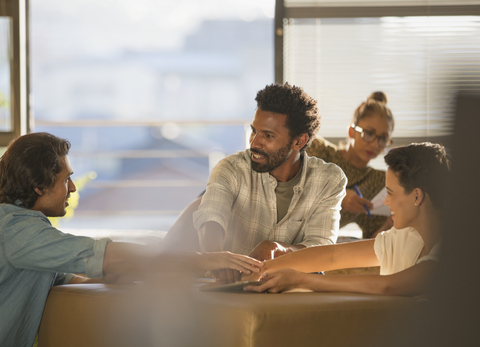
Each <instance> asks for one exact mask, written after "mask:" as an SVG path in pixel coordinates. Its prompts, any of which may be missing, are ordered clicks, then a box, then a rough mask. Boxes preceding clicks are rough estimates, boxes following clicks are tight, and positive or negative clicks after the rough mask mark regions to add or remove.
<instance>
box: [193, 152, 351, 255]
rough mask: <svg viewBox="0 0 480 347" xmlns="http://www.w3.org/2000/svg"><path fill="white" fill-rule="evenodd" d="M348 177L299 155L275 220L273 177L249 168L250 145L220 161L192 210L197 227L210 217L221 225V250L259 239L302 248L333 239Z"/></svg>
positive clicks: (245, 248)
mask: <svg viewBox="0 0 480 347" xmlns="http://www.w3.org/2000/svg"><path fill="white" fill-rule="evenodd" d="M346 184H347V178H346V177H345V174H344V173H343V172H342V170H340V168H339V167H338V166H336V165H333V164H329V163H325V162H324V161H323V160H320V159H318V158H310V157H308V156H307V155H304V156H303V159H302V169H301V178H300V182H299V183H298V184H297V185H295V187H293V192H294V193H293V197H292V200H291V202H290V206H289V207H288V211H287V214H286V215H285V216H284V217H283V218H282V219H281V220H280V221H279V222H278V223H277V202H276V195H275V188H276V186H277V180H276V179H275V178H274V177H273V176H271V175H270V174H269V173H268V172H264V173H259V172H256V171H254V170H252V165H251V155H250V150H246V151H241V152H238V153H237V154H234V155H230V156H228V157H226V158H225V159H223V160H221V161H220V162H219V163H218V164H217V166H215V168H214V169H213V170H212V173H211V174H210V178H209V179H208V184H207V191H206V192H205V195H204V196H203V198H202V203H201V204H200V206H199V208H198V210H197V211H196V212H195V213H194V215H193V221H194V225H195V228H196V229H197V230H199V229H200V228H201V227H202V226H203V225H204V224H205V223H207V222H209V221H213V222H217V223H218V224H220V225H221V226H222V228H223V230H225V239H224V245H223V250H224V251H230V252H234V253H239V254H249V253H250V252H251V251H252V250H253V249H254V248H255V247H256V246H257V245H258V244H259V243H260V242H261V241H264V240H271V241H280V242H285V243H289V244H293V245H304V246H306V247H310V246H317V245H327V244H333V243H335V241H336V240H337V234H338V227H339V224H340V209H341V201H342V199H343V197H344V196H345V185H346Z"/></svg>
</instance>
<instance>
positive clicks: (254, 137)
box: [250, 133, 262, 148]
mask: <svg viewBox="0 0 480 347" xmlns="http://www.w3.org/2000/svg"><path fill="white" fill-rule="evenodd" d="M250 148H262V143H261V141H260V137H259V135H258V134H254V133H252V134H251V135H250Z"/></svg>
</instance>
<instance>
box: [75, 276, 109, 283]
mask: <svg viewBox="0 0 480 347" xmlns="http://www.w3.org/2000/svg"><path fill="white" fill-rule="evenodd" d="M84 283H105V280H104V279H103V278H88V277H83V276H75V277H73V278H72V279H71V280H70V282H68V284H84Z"/></svg>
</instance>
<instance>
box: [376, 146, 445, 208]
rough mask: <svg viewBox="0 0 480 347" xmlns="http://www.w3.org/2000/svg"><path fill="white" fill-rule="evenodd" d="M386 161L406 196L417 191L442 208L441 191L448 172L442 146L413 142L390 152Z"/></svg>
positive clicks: (442, 198) (443, 201)
mask: <svg viewBox="0 0 480 347" xmlns="http://www.w3.org/2000/svg"><path fill="white" fill-rule="evenodd" d="M385 162H386V163H387V165H388V168H389V170H391V171H393V172H394V173H395V175H396V176H397V178H398V182H399V183H400V185H401V186H402V187H403V189H405V192H406V193H407V194H409V193H411V192H412V191H413V190H414V189H415V188H420V189H421V190H423V192H424V193H426V194H428V196H429V197H430V200H431V201H432V203H433V205H434V206H435V207H436V208H443V207H444V204H445V196H444V192H445V188H446V182H447V180H448V176H449V173H450V160H449V158H448V156H447V153H446V151H445V147H443V146H442V145H439V144H436V143H430V142H424V143H412V144H411V145H408V146H403V147H397V148H393V149H391V150H390V151H389V152H388V154H387V155H386V156H385Z"/></svg>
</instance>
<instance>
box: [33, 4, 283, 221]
mask: <svg viewBox="0 0 480 347" xmlns="http://www.w3.org/2000/svg"><path fill="white" fill-rule="evenodd" d="M87 3H88V6H86V5H85V1H84V0H71V1H61V0H49V1H38V2H32V3H31V6H32V40H31V41H32V91H33V94H34V97H35V103H34V110H35V128H34V131H47V132H50V133H53V134H55V135H57V136H60V137H64V138H67V139H69V140H70V141H71V143H72V149H71V151H70V160H71V162H72V167H73V169H74V171H75V175H74V176H73V179H74V181H75V182H76V183H77V187H79V188H80V190H79V194H80V200H79V204H78V207H77V208H76V209H75V211H74V214H73V217H72V218H71V219H61V220H60V221H59V222H60V226H61V228H62V229H81V228H95V229H131V230H133V229H135V230H139V229H144V230H145V229H148V230H168V228H169V226H170V225H171V224H172V223H173V221H174V220H175V219H176V216H177V214H178V213H179V212H180V211H181V210H182V209H183V208H185V207H186V206H187V204H188V203H190V202H191V201H192V200H193V199H194V198H196V197H197V196H198V195H199V194H200V193H201V192H202V191H203V190H204V189H205V186H206V182H207V179H208V175H209V168H211V166H212V165H214V164H215V163H216V162H217V161H218V160H219V159H220V158H222V157H223V156H225V155H228V154H232V153H235V152H236V151H238V150H243V149H244V148H245V128H246V127H247V128H248V127H249V124H250V121H251V119H252V116H253V114H254V111H255V107H256V104H255V100H254V98H255V95H256V92H257V91H258V90H260V89H262V88H263V87H264V86H265V85H266V84H269V83H272V82H273V79H274V78H273V64H272V63H273V43H272V37H273V9H274V2H273V1H271V0H263V1H256V2H252V3H243V2H238V3H235V4H233V3H231V2H223V1H218V0H207V1H201V2H199V1H195V0H190V1H181V2H175V1H153V2H152V1H146V0H139V1H134V2H132V1H126V0H125V1H122V0H121V1H114V2H112V1H107V0H100V1H88V2H87ZM70 216H71V215H70Z"/></svg>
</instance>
